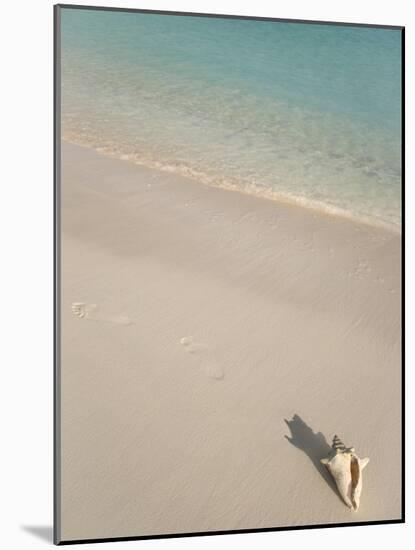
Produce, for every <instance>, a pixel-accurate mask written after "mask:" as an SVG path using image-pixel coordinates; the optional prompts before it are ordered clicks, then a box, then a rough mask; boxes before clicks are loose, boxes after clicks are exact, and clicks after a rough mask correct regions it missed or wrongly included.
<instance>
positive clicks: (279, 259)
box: [61, 143, 401, 540]
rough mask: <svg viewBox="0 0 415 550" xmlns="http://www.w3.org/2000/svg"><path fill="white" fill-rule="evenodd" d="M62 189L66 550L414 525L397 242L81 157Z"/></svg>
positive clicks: (69, 161)
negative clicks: (353, 479)
mask: <svg viewBox="0 0 415 550" xmlns="http://www.w3.org/2000/svg"><path fill="white" fill-rule="evenodd" d="M62 174H63V177H62V472H61V474H62V539H63V540H68V539H82V538H96V537H98V538H101V537H116V536H140V535H152V534H162V533H183V532H199V531H211V530H215V531H216V530H233V529H252V528H264V527H280V526H290V525H294V526H297V525H312V524H323V523H331V522H341V523H343V522H344V523H346V522H350V521H353V522H355V521H371V520H388V519H399V518H400V515H401V509H400V499H401V486H400V478H401V471H400V463H401V453H400V451H401V440H400V436H401V423H400V411H401V379H400V373H401V326H400V318H401V310H400V300H401V294H400V263H401V257H400V254H401V238H400V236H399V235H396V234H393V233H389V232H387V231H384V230H381V229H376V228H373V227H369V226H365V225H359V224H357V223H354V222H351V221H349V220H345V219H340V218H335V217H331V216H327V215H323V214H320V213H317V212H315V211H312V210H307V209H304V208H300V207H296V206H291V205H287V204H282V203H277V202H273V201H269V200H265V199H261V198H257V197H252V196H248V195H243V194H240V193H236V192H231V191H226V190H223V189H216V188H209V187H206V186H204V185H202V184H199V183H198V182H194V181H191V180H187V179H185V178H180V177H178V176H175V175H173V174H169V173H165V172H158V171H153V170H150V169H147V168H143V167H138V166H136V165H134V164H131V163H129V162H126V161H120V160H115V159H111V158H106V157H104V156H101V155H99V154H98V153H96V152H93V151H92V150H88V149H86V148H81V147H79V146H75V145H71V144H68V143H64V144H63V153H62ZM73 303H80V304H85V305H79V306H75V308H74V310H72V304H73ZM285 419H286V420H287V421H288V423H287V422H286V421H285ZM335 433H337V434H338V435H339V436H340V437H341V438H342V439H343V440H344V442H345V443H346V444H347V445H354V446H355V447H356V451H357V453H358V454H359V455H360V456H362V457H363V456H369V457H370V459H371V461H370V464H369V466H368V467H367V468H366V470H365V471H364V487H363V494H362V500H361V507H360V510H359V511H358V512H357V513H353V512H350V511H349V510H348V509H347V508H346V506H345V505H344V504H343V503H342V502H341V501H340V499H339V497H338V495H337V493H336V491H335V490H334V489H333V485H332V483H331V481H330V479H329V478H328V477H327V474H326V473H325V471H324V468H323V467H322V466H321V465H320V463H319V459H320V458H321V457H323V456H325V455H326V453H327V451H328V443H330V442H331V438H332V437H333V435H334V434H335ZM289 438H291V439H289Z"/></svg>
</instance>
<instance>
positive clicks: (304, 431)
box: [284, 414, 344, 504]
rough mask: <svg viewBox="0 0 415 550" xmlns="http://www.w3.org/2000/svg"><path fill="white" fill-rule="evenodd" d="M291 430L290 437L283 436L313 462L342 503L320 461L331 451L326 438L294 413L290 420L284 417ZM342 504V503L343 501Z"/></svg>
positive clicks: (334, 484)
mask: <svg viewBox="0 0 415 550" xmlns="http://www.w3.org/2000/svg"><path fill="white" fill-rule="evenodd" d="M284 422H285V423H286V424H287V426H288V428H289V429H290V432H291V437H289V436H288V435H286V436H284V437H285V438H286V439H287V440H288V441H289V442H290V443H291V445H294V447H297V449H300V450H301V451H303V453H305V454H306V455H307V456H308V458H309V459H310V460H311V462H312V463H313V465H314V467H315V468H316V470H317V471H318V473H319V474H320V475H321V477H322V478H323V479H324V481H325V482H326V483H327V485H328V486H329V487H330V488H331V489H332V490H333V491H334V493H335V494H336V496H337V497H338V499H339V500H340V501H341V502H342V503H343V500H342V498H341V496H340V495H339V493H338V491H337V487H336V483H335V481H334V479H333V478H332V476H331V475H330V473H329V472H328V470H327V468H326V467H325V466H324V465H323V464H322V463H321V462H320V460H321V459H322V458H325V457H327V455H328V454H329V452H330V451H331V446H330V445H329V444H328V443H327V440H326V438H325V437H324V435H323V434H322V433H321V432H318V433H315V432H314V431H313V429H312V428H311V427H310V426H308V424H306V423H305V422H304V420H303V419H302V418H301V417H300V416H298V414H295V415H294V416H293V418H292V420H286V419H284ZM343 504H344V503H343Z"/></svg>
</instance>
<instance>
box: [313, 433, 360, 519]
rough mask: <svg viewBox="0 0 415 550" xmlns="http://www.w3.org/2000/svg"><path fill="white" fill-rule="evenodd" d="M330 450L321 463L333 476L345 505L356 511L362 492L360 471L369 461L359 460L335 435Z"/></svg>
mask: <svg viewBox="0 0 415 550" xmlns="http://www.w3.org/2000/svg"><path fill="white" fill-rule="evenodd" d="M332 449H333V450H332V451H331V452H330V454H329V456H328V457H327V458H323V459H322V460H321V463H322V464H324V465H325V466H326V467H327V469H328V471H329V472H330V473H331V475H332V476H333V478H334V481H335V482H336V485H337V489H338V491H339V493H340V496H341V497H342V499H343V500H344V502H345V504H346V505H347V506H348V507H349V508H350V509H351V510H355V511H356V510H357V509H358V508H359V504H360V494H361V492H362V471H363V468H364V467H365V466H366V465H367V464H368V462H369V459H368V458H359V457H358V456H357V455H356V454H355V452H354V447H346V445H344V443H342V441H340V439H339V438H338V437H337V435H335V436H334V437H333V444H332Z"/></svg>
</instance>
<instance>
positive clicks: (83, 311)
mask: <svg viewBox="0 0 415 550" xmlns="http://www.w3.org/2000/svg"><path fill="white" fill-rule="evenodd" d="M71 309H72V313H73V314H74V315H75V316H76V317H79V318H80V319H88V320H90V321H103V322H105V323H113V324H115V325H125V326H128V325H131V324H132V321H131V319H130V318H129V317H126V316H125V315H102V314H101V313H99V312H98V306H97V304H85V303H84V302H73V304H72V307H71Z"/></svg>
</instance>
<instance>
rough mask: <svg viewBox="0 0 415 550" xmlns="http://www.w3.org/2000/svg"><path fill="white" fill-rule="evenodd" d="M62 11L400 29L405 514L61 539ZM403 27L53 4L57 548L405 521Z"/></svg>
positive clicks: (54, 458)
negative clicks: (256, 527)
mask: <svg viewBox="0 0 415 550" xmlns="http://www.w3.org/2000/svg"><path fill="white" fill-rule="evenodd" d="M61 9H78V10H80V9H81V10H95V11H117V12H127V13H144V14H145V13H147V14H157V15H178V16H188V17H210V18H221V19H249V20H253V21H274V22H280V23H296V24H298V23H300V24H307V25H310V24H311V25H334V26H343V27H366V28H378V29H392V30H399V31H401V64H402V65H401V168H402V179H401V190H402V198H401V212H402V234H401V235H402V237H401V239H402V240H401V282H402V290H401V335H402V346H401V353H402V361H401V381H402V383H401V409H402V414H401V441H402V448H401V453H402V454H401V461H402V462H401V469H402V478H401V482H402V487H401V518H400V519H390V520H379V521H356V522H349V523H327V524H325V523H322V524H313V525H298V526H288V527H265V528H258V529H236V530H222V531H200V532H190V533H168V534H159V535H141V536H127V537H109V538H97V539H79V540H78V539H73V540H61V492H60V485H61V474H60V467H61V432H60V426H61V422H60V421H61V410H60V405H61V389H60V384H61V356H60V351H61V323H60V312H61V301H60V295H61V247H60V245H61V219H60V212H61V210H60V209H61V34H60V30H61V29H60V13H61ZM405 216H406V208H405V27H404V26H397V25H379V24H368V23H348V22H340V21H317V20H306V19H281V18H274V17H257V16H254V15H253V16H250V15H229V14H217V13H197V12H179V11H165V10H150V9H136V8H119V7H113V6H111V7H110V6H108V7H106V6H86V5H79V4H55V5H54V6H53V295H54V308H53V320H54V324H53V327H54V328H53V543H54V544H55V545H58V546H63V545H69V544H95V543H101V542H121V541H138V540H155V539H171V538H185V537H186V538H190V537H200V536H215V535H237V534H255V533H269V532H279V531H300V530H308V529H327V528H333V527H361V526H370V525H390V524H402V523H405V502H406V499H405V466H406V463H405V448H406V447H405V392H406V387H405Z"/></svg>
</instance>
